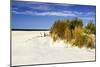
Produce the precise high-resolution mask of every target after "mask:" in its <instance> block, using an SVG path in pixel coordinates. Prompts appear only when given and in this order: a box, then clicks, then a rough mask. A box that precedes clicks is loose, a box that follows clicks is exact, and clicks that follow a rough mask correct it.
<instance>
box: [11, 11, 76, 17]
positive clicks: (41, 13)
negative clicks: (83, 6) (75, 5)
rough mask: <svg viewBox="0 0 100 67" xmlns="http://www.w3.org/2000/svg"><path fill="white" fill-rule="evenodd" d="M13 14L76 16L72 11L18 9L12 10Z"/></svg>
mask: <svg viewBox="0 0 100 67" xmlns="http://www.w3.org/2000/svg"><path fill="white" fill-rule="evenodd" d="M12 12H13V13H15V14H25V15H38V16H76V15H75V14H72V13H64V12H39V13H38V12H32V11H25V12H19V11H12Z"/></svg>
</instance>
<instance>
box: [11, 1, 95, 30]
mask: <svg viewBox="0 0 100 67" xmlns="http://www.w3.org/2000/svg"><path fill="white" fill-rule="evenodd" d="M95 16H96V7H95V6H89V5H75V4H65V3H45V2H34V1H15V0H13V1H12V4H11V28H12V29H49V28H50V27H51V26H52V25H53V23H54V22H55V21H56V20H59V19H61V20H63V19H73V18H76V17H77V18H79V19H82V20H83V23H84V25H86V24H87V23H88V22H89V21H90V20H92V21H93V23H94V24H95V23H96V18H95Z"/></svg>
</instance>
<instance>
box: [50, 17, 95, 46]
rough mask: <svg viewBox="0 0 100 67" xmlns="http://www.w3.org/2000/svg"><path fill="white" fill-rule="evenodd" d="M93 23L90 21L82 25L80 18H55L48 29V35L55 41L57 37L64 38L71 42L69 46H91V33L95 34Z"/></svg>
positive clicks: (92, 43)
mask: <svg viewBox="0 0 100 67" xmlns="http://www.w3.org/2000/svg"><path fill="white" fill-rule="evenodd" d="M95 33H96V30H95V25H94V24H93V23H92V22H90V23H88V24H87V26H83V21H82V20H81V19H78V18H76V19H72V20H69V19H67V20H57V21H55V23H54V24H53V26H52V27H51V29H50V36H51V37H52V38H53V41H54V42H55V41H56V40H58V39H61V40H64V42H65V43H71V44H72V45H71V46H77V47H79V48H82V47H87V48H93V46H94V42H95V41H94V39H95V38H93V37H92V36H91V34H93V35H95Z"/></svg>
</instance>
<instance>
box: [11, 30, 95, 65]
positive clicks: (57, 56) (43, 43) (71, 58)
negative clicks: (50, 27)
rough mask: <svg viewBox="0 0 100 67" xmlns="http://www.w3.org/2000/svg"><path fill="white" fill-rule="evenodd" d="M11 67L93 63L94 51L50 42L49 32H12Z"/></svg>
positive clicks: (60, 42)
mask: <svg viewBox="0 0 100 67" xmlns="http://www.w3.org/2000/svg"><path fill="white" fill-rule="evenodd" d="M44 33H45V34H46V36H44ZM11 37H12V43H11V45H12V46H11V49H12V51H11V52H12V66H16V65H30V64H46V63H63V62H66V63H67V62H81V61H95V49H87V48H78V47H71V46H68V45H70V44H65V43H64V42H63V41H60V40H59V41H56V42H55V43H54V42H53V41H52V38H51V37H50V36H49V31H12V36H11Z"/></svg>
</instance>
